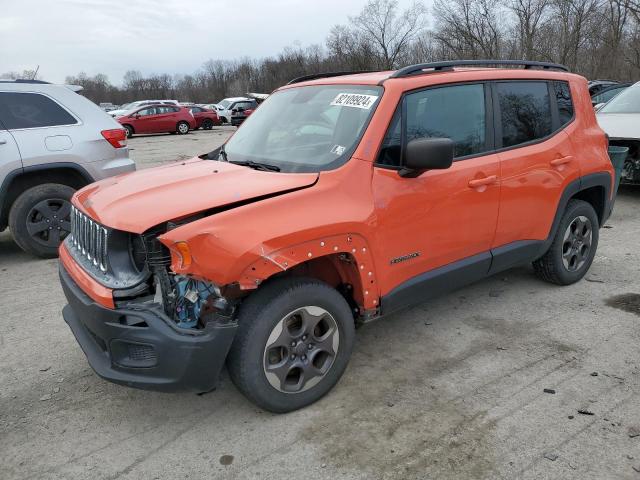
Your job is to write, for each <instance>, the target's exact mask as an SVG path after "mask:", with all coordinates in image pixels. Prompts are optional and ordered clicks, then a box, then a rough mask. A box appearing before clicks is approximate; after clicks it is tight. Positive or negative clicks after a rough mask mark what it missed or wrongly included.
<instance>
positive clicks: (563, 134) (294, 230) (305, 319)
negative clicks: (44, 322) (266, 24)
mask: <svg viewBox="0 0 640 480" xmlns="http://www.w3.org/2000/svg"><path fill="white" fill-rule="evenodd" d="M499 64H505V65H507V66H511V67H526V68H509V69H504V68H487V67H488V66H495V65H499ZM469 66H483V67H484V68H474V69H469V68H464V67H469ZM331 76H334V77H335V78H330V79H327V78H326V77H331ZM616 98H619V97H616ZM613 178H614V170H613V166H612V164H611V161H610V159H609V156H608V154H607V139H606V136H605V134H604V132H603V131H602V130H601V129H600V128H599V127H598V125H597V123H596V119H595V115H594V113H593V110H592V108H591V101H590V96H589V93H588V90H587V82H586V80H585V79H584V78H583V77H581V76H579V75H574V74H571V73H569V72H567V71H566V68H565V67H562V66H561V65H554V64H548V63H541V62H518V61H511V62H505V61H501V60H487V61H486V62H485V63H483V62H482V61H478V60H475V61H469V62H439V63H435V64H420V65H412V66H409V67H405V68H402V69H400V70H397V71H394V72H389V71H383V72H369V73H365V74H357V75H354V74H345V75H344V76H337V77H336V76H335V74H325V75H322V74H318V75H310V76H306V77H302V78H299V79H296V80H293V81H291V82H289V84H287V85H286V86H284V87H282V88H280V89H279V90H277V91H276V92H275V93H274V94H272V95H271V96H270V97H269V98H268V99H267V100H266V101H265V102H264V104H262V105H261V106H260V108H258V109H257V110H256V111H255V112H254V113H253V114H252V115H251V118H250V119H249V120H248V122H247V123H246V125H243V127H242V128H240V129H238V131H237V132H236V133H235V134H234V135H233V136H231V137H230V138H229V140H228V141H227V142H226V143H225V144H224V145H223V146H222V147H220V148H218V149H216V150H215V151H213V152H210V153H209V154H208V155H203V156H202V157H200V158H194V159H191V160H187V161H184V162H180V163H177V164H173V165H167V166H162V167H158V168H155V169H148V170H145V171H142V172H138V173H135V174H132V175H129V176H126V177H125V178H123V179H121V180H119V181H118V182H117V184H111V183H105V182H103V183H101V184H98V185H97V186H95V188H87V189H84V190H82V191H80V192H78V193H77V194H76V195H75V196H74V198H73V207H74V210H73V212H74V213H73V215H74V219H75V221H76V223H77V224H79V225H84V223H85V222H95V223H97V224H99V225H100V226H101V228H104V229H105V230H106V231H108V232H109V235H110V239H112V240H113V241H110V242H109V243H108V247H107V251H105V252H104V253H103V254H102V255H101V256H100V259H99V262H98V265H96V264H95V263H93V262H90V261H87V260H88V259H87V256H86V253H85V251H86V250H87V248H89V250H91V248H92V246H93V245H94V240H93V239H86V238H84V237H83V235H82V230H81V229H80V230H75V231H74V232H73V235H72V236H71V237H69V238H68V239H67V240H66V241H65V243H64V245H63V246H62V247H61V249H60V279H61V282H62V286H63V290H64V293H65V296H66V298H67V301H68V305H67V306H66V307H65V308H64V309H63V317H64V319H65V321H66V322H67V324H68V325H69V327H70V328H71V330H72V331H73V333H74V334H75V337H76V339H77V340H78V342H79V343H80V344H81V346H82V350H83V351H84V352H85V354H86V356H87V359H88V361H89V363H90V364H91V366H92V367H93V368H94V369H95V371H96V372H97V373H98V374H99V375H100V376H101V377H103V378H105V379H108V380H111V381H113V382H116V383H120V384H124V385H127V386H132V387H139V388H147V389H157V390H167V391H176V390H192V391H196V392H208V391H210V390H212V389H213V388H214V387H215V386H216V383H217V379H218V376H219V374H220V372H221V370H222V368H223V366H224V365H225V363H226V365H227V367H228V372H229V376H230V378H231V380H232V381H233V383H234V384H235V385H236V386H237V387H238V388H239V389H240V391H241V392H243V393H244V394H245V395H246V396H247V398H248V399H249V400H251V401H252V402H254V403H256V404H257V405H259V406H260V407H262V408H265V409H267V410H270V411H273V412H288V411H291V410H295V409H298V408H301V407H304V406H306V405H309V404H310V403H312V402H314V401H316V400H318V399H319V398H321V397H322V396H323V395H325V394H326V393H328V392H329V391H330V390H331V389H332V388H333V387H334V385H335V384H336V383H337V382H338V380H339V379H340V377H341V375H342V373H343V372H344V370H345V368H346V366H347V363H348V362H349V357H350V356H351V352H352V349H353V346H354V342H355V340H356V333H355V328H356V326H357V325H359V324H361V323H364V322H368V321H371V320H374V319H377V318H380V317H384V316H386V315H389V314H392V313H394V312H396V311H398V310H400V309H403V308H408V307H411V306H413V305H416V304H418V303H420V302H424V301H427V300H430V299H432V298H434V297H435V296H437V295H440V294H443V293H445V292H447V291H450V290H452V289H455V288H459V287H461V286H463V285H466V284H469V283H472V282H475V281H479V280H482V279H485V278H487V277H489V276H490V275H495V274H497V273H499V272H502V271H504V270H507V269H510V268H512V267H515V266H520V265H527V264H530V263H533V270H534V272H535V273H536V274H537V275H538V277H539V278H541V279H542V280H544V281H546V282H549V283H554V284H557V285H570V284H573V283H575V282H578V281H580V279H582V278H583V277H584V275H585V274H586V273H587V272H588V270H589V268H590V266H591V264H592V262H593V259H594V257H595V256H596V252H597V248H598V240H599V231H600V227H601V226H602V225H603V224H604V223H605V222H606V220H607V219H608V217H609V216H610V214H611V211H612V208H613V198H614V197H613V192H612V183H613ZM81 228H82V227H81ZM629 248H631V247H629ZM505 328H508V327H505ZM517 334H518V332H517V331H514V332H513V335H517ZM415 355H421V352H419V351H410V350H406V351H403V352H402V354H401V357H402V361H403V362H412V361H416V359H415V358H412V357H414V356H415ZM436 373H437V374H439V373H440V372H436ZM354 374H356V373H354ZM363 408H366V406H363Z"/></svg>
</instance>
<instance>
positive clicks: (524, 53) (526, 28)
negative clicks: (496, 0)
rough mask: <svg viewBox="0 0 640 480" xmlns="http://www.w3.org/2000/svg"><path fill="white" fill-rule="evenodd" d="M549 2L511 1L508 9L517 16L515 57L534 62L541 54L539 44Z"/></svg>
mask: <svg viewBox="0 0 640 480" xmlns="http://www.w3.org/2000/svg"><path fill="white" fill-rule="evenodd" d="M548 7H549V2H548V1H547V0H511V1H510V2H509V3H508V4H507V8H508V9H509V10H511V11H512V12H513V14H514V15H515V19H516V21H515V28H514V30H515V35H513V36H514V37H515V38H514V39H513V42H514V46H515V50H516V51H515V52H514V54H515V56H517V57H518V58H522V59H528V60H534V59H536V58H537V57H538V56H539V54H538V51H537V46H538V44H537V42H538V38H539V35H540V25H541V24H542V22H543V20H544V17H545V14H546V13H547V12H548V10H549V8H548Z"/></svg>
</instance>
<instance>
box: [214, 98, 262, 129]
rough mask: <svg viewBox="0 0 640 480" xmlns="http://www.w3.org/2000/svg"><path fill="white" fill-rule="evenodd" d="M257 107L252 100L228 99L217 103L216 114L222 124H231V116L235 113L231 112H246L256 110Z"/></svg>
mask: <svg viewBox="0 0 640 480" xmlns="http://www.w3.org/2000/svg"><path fill="white" fill-rule="evenodd" d="M257 106H258V103H257V102H256V100H255V99H254V98H247V97H230V98H225V99H224V100H221V101H220V102H218V110H217V113H218V117H220V120H221V121H222V123H231V116H232V114H233V113H235V112H233V110H237V109H238V108H241V109H242V110H248V109H252V108H256V107H257Z"/></svg>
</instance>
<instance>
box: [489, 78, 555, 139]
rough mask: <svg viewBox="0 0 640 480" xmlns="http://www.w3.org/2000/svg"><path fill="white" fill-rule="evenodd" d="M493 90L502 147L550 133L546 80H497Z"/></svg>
mask: <svg viewBox="0 0 640 480" xmlns="http://www.w3.org/2000/svg"><path fill="white" fill-rule="evenodd" d="M496 91H497V93H498V102H499V105H500V119H501V125H502V146H503V147H512V146H515V145H520V144H523V143H528V142H533V141H536V140H540V139H542V138H544V137H546V136H548V135H550V134H551V133H552V130H553V129H552V117H551V103H550V99H549V88H548V86H547V82H529V81H518V82H498V83H496Z"/></svg>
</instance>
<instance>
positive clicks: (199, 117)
mask: <svg viewBox="0 0 640 480" xmlns="http://www.w3.org/2000/svg"><path fill="white" fill-rule="evenodd" d="M190 110H191V114H192V115H193V118H195V119H196V128H195V129H196V130H197V129H199V128H201V127H202V128H204V129H205V130H211V129H212V128H213V126H214V125H222V122H221V121H220V117H218V114H217V113H216V112H215V111H214V110H209V109H208V108H204V107H191V108H190Z"/></svg>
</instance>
